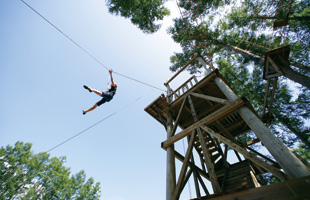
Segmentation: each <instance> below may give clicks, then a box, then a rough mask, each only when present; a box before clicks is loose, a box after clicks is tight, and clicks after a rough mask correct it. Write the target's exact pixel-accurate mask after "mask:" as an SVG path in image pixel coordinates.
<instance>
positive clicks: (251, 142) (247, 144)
mask: <svg viewBox="0 0 310 200" xmlns="http://www.w3.org/2000/svg"><path fill="white" fill-rule="evenodd" d="M258 142H260V140H259V139H258V138H255V139H253V140H251V141H248V142H247V143H246V144H245V145H242V146H243V147H248V146H251V145H253V144H256V143H258Z"/></svg>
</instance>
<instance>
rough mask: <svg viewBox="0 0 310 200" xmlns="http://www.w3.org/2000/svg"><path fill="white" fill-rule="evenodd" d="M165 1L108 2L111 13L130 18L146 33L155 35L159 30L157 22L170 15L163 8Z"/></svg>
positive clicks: (126, 0)
mask: <svg viewBox="0 0 310 200" xmlns="http://www.w3.org/2000/svg"><path fill="white" fill-rule="evenodd" d="M164 3H165V1H163V0H108V1H107V6H108V8H109V12H110V13H111V14H114V15H121V16H122V17H125V18H129V19H130V20H131V22H132V23H133V24H134V25H136V26H138V27H139V29H141V30H142V31H143V32H144V33H154V32H156V31H158V30H159V28H160V24H157V23H156V22H157V21H159V20H163V18H164V17H165V16H167V15H169V14H170V11H169V10H168V9H167V8H165V7H164V6H163V4H164Z"/></svg>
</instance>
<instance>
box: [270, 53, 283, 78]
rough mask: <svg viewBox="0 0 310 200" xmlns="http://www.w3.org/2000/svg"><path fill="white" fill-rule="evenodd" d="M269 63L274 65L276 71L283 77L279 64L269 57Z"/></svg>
mask: <svg viewBox="0 0 310 200" xmlns="http://www.w3.org/2000/svg"><path fill="white" fill-rule="evenodd" d="M268 61H269V62H270V63H271V64H272V66H273V67H274V69H275V70H276V71H277V72H278V73H280V74H281V75H283V72H282V71H281V69H280V67H279V66H278V64H277V63H276V62H275V61H274V60H273V59H272V58H270V57H269V56H268Z"/></svg>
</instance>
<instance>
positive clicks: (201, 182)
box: [197, 176, 210, 195]
mask: <svg viewBox="0 0 310 200" xmlns="http://www.w3.org/2000/svg"><path fill="white" fill-rule="evenodd" d="M197 178H198V180H199V182H200V185H201V187H202V189H203V191H204V192H205V193H206V195H208V194H210V193H209V191H208V189H207V187H206V185H205V183H204V182H203V180H202V178H201V177H200V176H198V177H197Z"/></svg>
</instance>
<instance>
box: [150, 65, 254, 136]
mask: <svg viewBox="0 0 310 200" xmlns="http://www.w3.org/2000/svg"><path fill="white" fill-rule="evenodd" d="M216 77H220V78H221V79H223V80H224V78H223V77H222V76H221V75H220V74H219V73H218V71H217V70H215V71H214V72H212V73H211V74H209V75H208V76H206V77H205V78H203V79H202V80H200V81H199V82H197V83H195V84H193V85H191V84H192V82H191V80H192V79H189V80H188V81H187V82H185V84H183V85H182V86H180V87H179V88H178V89H177V90H175V91H173V93H171V95H170V96H169V97H171V98H172V99H173V101H172V102H171V103H170V104H168V103H167V102H166V101H164V100H163V99H162V98H160V97H158V98H157V99H156V100H155V101H153V102H152V103H151V104H150V105H149V106H147V107H146V108H145V109H144V110H145V111H146V112H147V113H148V114H150V115H151V116H152V117H153V118H154V119H156V120H157V121H158V122H160V123H161V124H162V125H165V123H166V121H167V115H166V109H169V110H171V111H172V118H173V120H174V121H176V120H177V117H178V116H179V119H178V125H179V127H180V128H181V129H183V130H184V129H186V128H188V127H190V126H191V125H193V124H194V123H195V122H194V119H193V116H192V113H191V110H190V106H189V104H188V102H187V101H186V102H185V104H184V109H183V111H182V113H179V112H180V110H181V107H182V104H183V101H184V99H185V97H187V95H189V94H192V95H191V99H192V101H193V104H194V107H195V110H196V112H197V116H198V118H199V119H198V120H201V119H203V118H206V117H208V116H210V115H211V114H213V118H212V119H210V120H208V121H207V122H206V123H205V125H208V127H210V128H211V129H212V130H214V131H216V132H221V129H222V128H220V127H223V128H225V129H226V130H227V131H228V132H229V133H230V134H231V136H233V137H236V136H238V135H241V134H243V133H246V132H247V131H249V130H250V129H249V127H248V126H247V124H246V123H245V122H244V121H243V120H242V118H241V116H240V115H239V113H238V112H237V109H238V108H239V107H240V106H242V105H246V106H248V107H249V108H251V110H253V108H252V106H251V105H250V104H249V102H248V101H247V100H246V99H245V98H241V99H239V104H238V105H234V104H235V103H232V104H230V103H229V102H228V100H227V98H226V97H225V95H224V94H223V93H222V92H221V90H220V89H219V88H218V86H217V85H216V84H215V82H214V79H215V78H216ZM184 88H186V89H184ZM225 106H226V107H225ZM225 108H227V109H225ZM216 121H218V122H217V123H215V122H216Z"/></svg>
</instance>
